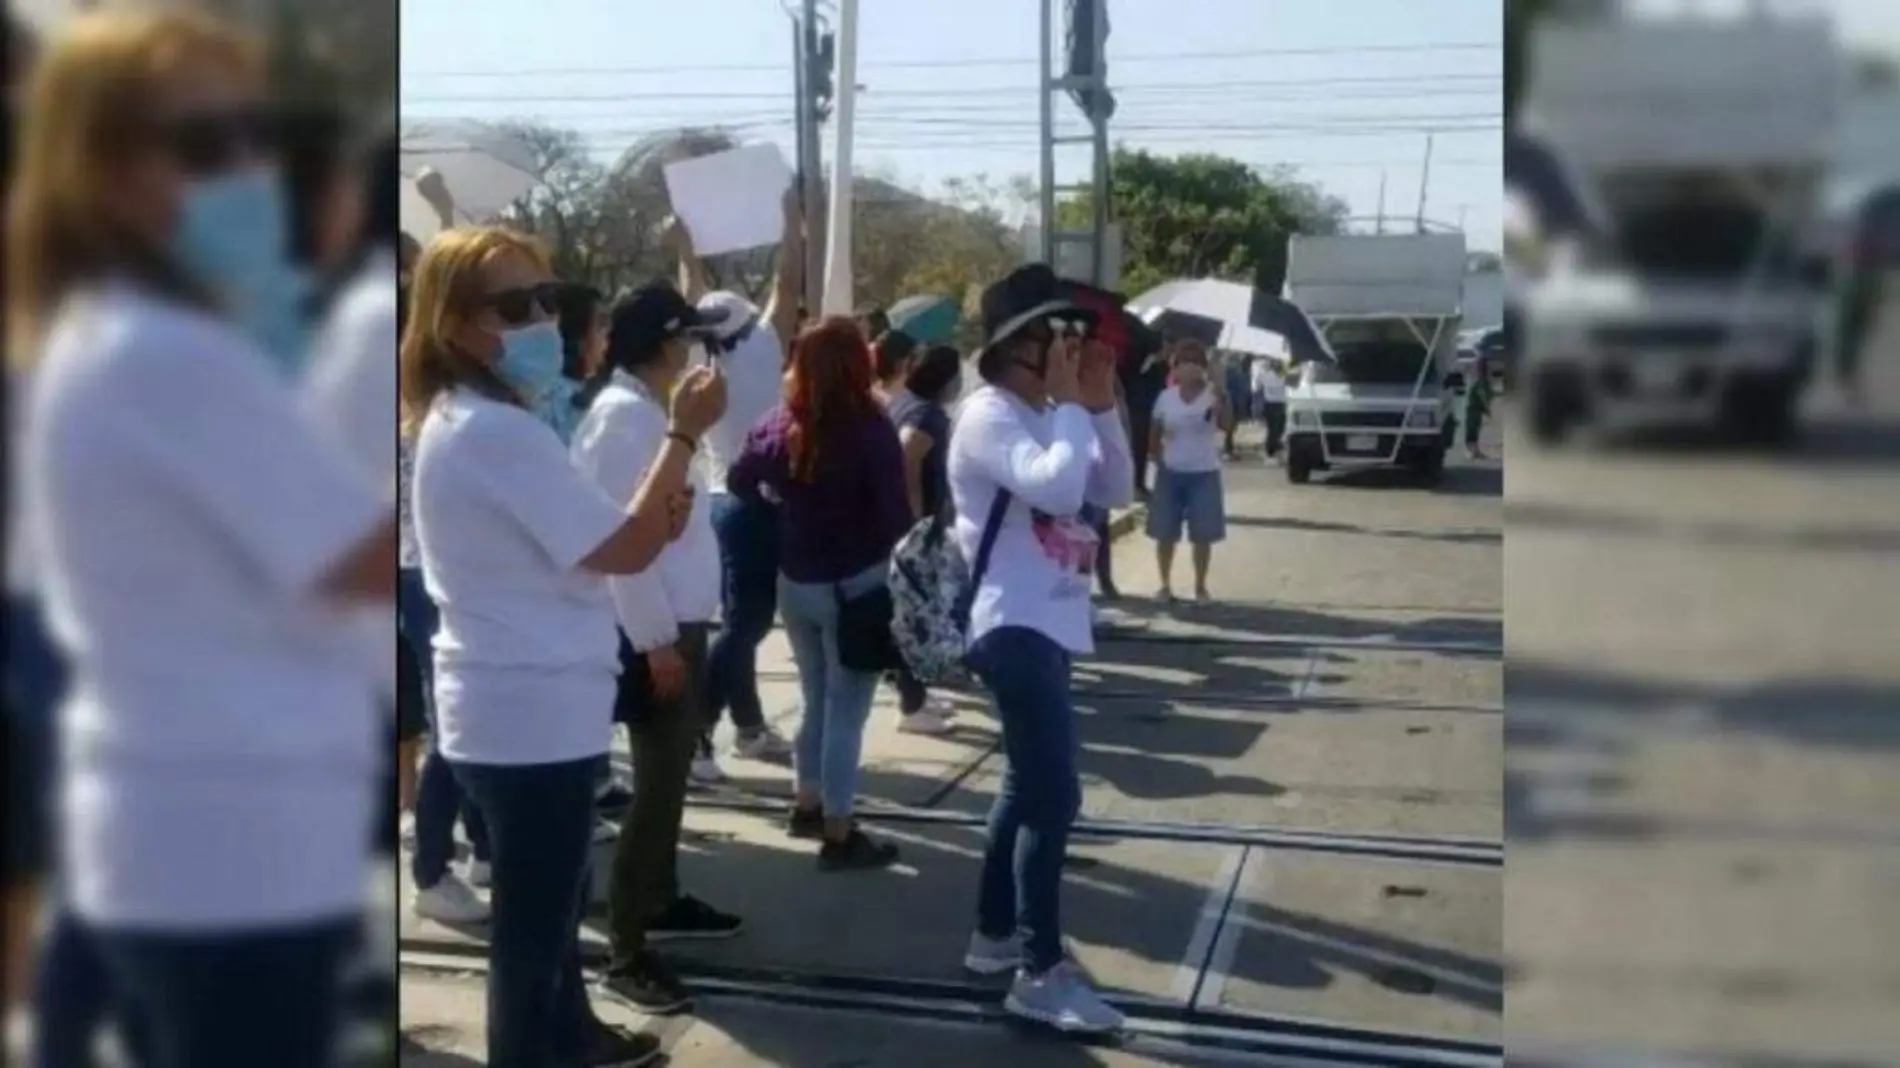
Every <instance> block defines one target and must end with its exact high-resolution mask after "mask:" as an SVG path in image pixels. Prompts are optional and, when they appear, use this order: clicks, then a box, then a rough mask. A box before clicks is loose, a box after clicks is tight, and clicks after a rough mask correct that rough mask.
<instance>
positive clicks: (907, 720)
mask: <svg viewBox="0 0 1900 1068" xmlns="http://www.w3.org/2000/svg"><path fill="white" fill-rule="evenodd" d="M897 729H898V730H899V731H900V732H902V733H904V734H928V735H942V734H949V733H950V731H951V729H952V728H951V723H950V720H949V719H947V718H946V717H945V716H944V714H943V713H941V712H938V711H936V710H935V709H932V708H931V707H930V706H928V705H926V706H924V707H923V708H920V709H918V710H917V711H915V712H912V713H911V714H909V715H907V716H904V717H902V721H901V722H900V723H898V725H897Z"/></svg>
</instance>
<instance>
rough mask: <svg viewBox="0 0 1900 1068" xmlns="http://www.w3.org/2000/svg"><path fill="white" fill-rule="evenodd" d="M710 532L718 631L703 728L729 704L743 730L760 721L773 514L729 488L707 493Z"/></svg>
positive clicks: (774, 549) (772, 584)
mask: <svg viewBox="0 0 1900 1068" xmlns="http://www.w3.org/2000/svg"><path fill="white" fill-rule="evenodd" d="M712 523H713V533H714V534H715V535H716V536H717V537H718V539H719V565H720V571H721V575H720V591H719V596H720V613H721V615H722V616H723V617H724V619H723V622H722V624H721V626H720V628H719V634H718V636H717V637H715V638H714V639H713V642H712V645H711V647H710V648H708V649H707V651H706V730H707V732H708V733H710V732H711V731H712V729H713V728H714V727H716V726H718V725H719V717H720V716H722V715H724V714H725V713H726V710H727V709H731V710H732V725H733V726H735V727H737V728H739V730H740V731H741V732H742V733H750V732H752V731H757V730H759V729H761V728H763V727H764V726H765V708H764V706H763V705H761V704H760V702H759V643H760V642H762V641H764V640H765V636H766V635H767V634H769V633H771V631H772V616H773V614H774V613H775V612H777V611H778V526H777V524H778V517H777V516H776V515H774V514H773V512H772V509H771V508H770V507H769V506H767V505H763V504H748V503H746V502H745V501H742V500H740V499H739V498H738V497H735V496H733V495H732V494H729V493H716V494H714V495H713V498H712Z"/></svg>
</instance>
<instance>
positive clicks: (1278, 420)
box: [1260, 401, 1286, 456]
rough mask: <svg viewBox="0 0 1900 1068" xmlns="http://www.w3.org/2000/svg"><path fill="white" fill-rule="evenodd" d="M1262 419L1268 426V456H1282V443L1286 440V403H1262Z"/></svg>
mask: <svg viewBox="0 0 1900 1068" xmlns="http://www.w3.org/2000/svg"><path fill="white" fill-rule="evenodd" d="M1260 418H1261V420H1262V421H1263V422H1265V423H1266V424H1267V455H1268V456H1278V455H1280V443H1281V442H1282V441H1283V440H1285V438H1286V402H1285V401H1262V402H1261V403H1260Z"/></svg>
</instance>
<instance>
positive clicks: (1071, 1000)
mask: <svg viewBox="0 0 1900 1068" xmlns="http://www.w3.org/2000/svg"><path fill="white" fill-rule="evenodd" d="M1003 1008H1004V1009H1005V1010H1006V1011H1008V1012H1011V1013H1014V1014H1015V1015H1017V1016H1021V1017H1023V1018H1024V1019H1026V1020H1034V1021H1036V1022H1037V1023H1042V1024H1047V1025H1048V1026H1050V1027H1053V1028H1055V1029H1056V1030H1058V1031H1069V1032H1082V1033H1088V1034H1101V1033H1103V1032H1108V1031H1119V1030H1121V1028H1122V1024H1123V1023H1124V1019H1123V1017H1122V1014H1121V1013H1120V1012H1119V1011H1117V1010H1116V1009H1115V1007H1114V1006H1112V1005H1110V1004H1109V1003H1108V1002H1106V1001H1103V1000H1102V996H1101V995H1100V994H1097V993H1096V992H1095V989H1094V988H1093V987H1091V986H1089V981H1088V980H1087V979H1085V978H1083V976H1082V973H1081V971H1079V970H1078V969H1077V968H1076V967H1075V965H1073V964H1071V963H1069V962H1068V961H1064V962H1062V963H1061V964H1058V965H1056V966H1055V967H1053V968H1051V969H1049V970H1048V971H1046V972H1044V973H1043V974H1041V975H1030V974H1029V973H1028V972H1017V973H1016V981H1015V982H1014V983H1012V984H1011V985H1010V988H1009V996H1008V997H1006V998H1004V999H1003Z"/></svg>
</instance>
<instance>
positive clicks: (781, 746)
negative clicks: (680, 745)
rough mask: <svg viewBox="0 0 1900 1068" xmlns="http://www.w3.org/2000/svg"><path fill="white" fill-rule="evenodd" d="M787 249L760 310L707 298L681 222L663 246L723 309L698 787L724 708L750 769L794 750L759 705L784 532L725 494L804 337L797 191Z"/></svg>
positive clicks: (766, 512) (689, 287)
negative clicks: (712, 618)
mask: <svg viewBox="0 0 1900 1068" xmlns="http://www.w3.org/2000/svg"><path fill="white" fill-rule="evenodd" d="M783 209H784V216H785V229H784V234H785V237H784V240H783V241H781V242H780V243H779V249H778V271H777V273H776V274H775V275H774V276H773V278H772V296H771V299H770V300H769V301H767V303H766V306H765V308H764V309H763V310H761V309H759V308H757V307H755V306H754V305H753V304H752V302H751V301H749V300H747V299H745V298H744V297H742V296H740V295H739V294H737V293H733V292H730V291H728V290H718V291H709V286H708V277H707V273H706V267H705V264H703V263H701V262H700V260H699V257H698V256H697V255H695V254H694V252H693V244H692V235H691V234H689V233H687V231H686V228H685V227H684V226H683V225H680V224H679V223H678V222H675V223H674V224H673V225H672V226H671V227H669V229H668V230H667V235H666V241H667V244H668V245H669V246H671V247H672V249H673V250H674V252H675V254H676V255H678V257H679V264H680V292H681V293H683V294H685V296H686V299H687V300H690V301H693V302H695V303H697V304H699V305H700V306H702V307H706V308H722V309H725V310H726V311H727V314H725V315H724V316H722V317H721V318H720V321H719V325H718V326H717V327H715V329H714V333H713V336H712V337H711V338H709V339H708V340H707V343H706V351H707V355H708V357H709V358H710V359H711V360H712V361H713V363H714V364H715V365H717V366H718V368H719V370H720V372H721V374H723V375H724V376H725V379H726V384H727V405H726V414H725V417H724V418H722V419H720V420H719V422H718V423H717V424H715V425H714V426H713V428H712V430H711V431H710V432H709V433H708V434H707V435H706V448H705V456H704V457H703V458H702V460H701V463H702V464H704V470H705V474H706V489H707V491H708V494H709V495H710V497H711V502H710V503H711V514H712V523H713V533H714V534H715V535H716V536H717V538H718V540H719V568H720V592H719V603H720V619H721V626H720V628H719V633H718V634H717V635H715V636H714V637H713V639H712V644H711V645H710V646H709V647H708V648H707V650H706V738H705V741H704V743H703V744H702V745H701V746H700V751H699V757H698V758H697V759H696V760H694V761H693V772H692V774H693V781H694V782H697V783H700V784H702V785H711V784H715V783H718V782H721V781H723V780H724V779H725V773H724V772H723V771H721V770H720V767H719V761H718V760H717V759H716V758H715V756H714V753H713V745H712V731H713V728H714V727H715V726H717V725H718V723H719V718H720V717H721V716H722V715H724V714H725V713H726V711H727V710H728V709H730V710H731V712H732V725H733V728H734V730H735V732H736V734H735V737H734V739H733V746H732V751H733V752H734V753H735V754H736V755H738V756H740V757H743V758H746V759H750V760H776V759H782V758H784V757H785V756H786V755H787V754H789V753H790V751H791V747H790V746H789V745H787V744H786V741H785V739H784V738H782V737H780V736H779V734H778V732H777V731H774V730H773V729H772V727H771V725H770V724H768V723H766V722H765V706H764V705H763V703H761V702H760V700H759V676H758V659H759V643H760V642H762V641H764V640H765V636H766V635H767V634H769V633H771V630H772V617H773V616H774V614H776V613H777V611H778V552H779V545H778V528H777V525H776V521H775V520H774V519H773V516H772V509H771V508H770V507H769V506H766V505H762V504H756V503H748V502H746V501H744V500H741V499H740V498H739V497H738V496H737V495H735V494H733V493H731V492H729V491H728V490H727V488H726V472H727V470H728V469H730V468H731V467H732V464H733V461H734V460H737V459H738V457H739V452H740V450H741V449H742V448H743V447H744V445H745V440H746V435H747V434H748V433H750V432H751V430H752V428H753V426H754V425H756V424H757V423H758V421H759V420H760V419H761V418H763V417H764V416H765V414H766V413H767V412H769V411H771V410H772V407H773V405H776V404H777V403H778V401H779V395H780V392H781V389H782V388H783V382H784V378H785V365H786V359H787V355H788V354H789V352H790V346H791V341H792V338H794V337H796V336H797V335H798V332H799V325H798V316H799V293H800V291H801V288H802V287H803V286H804V284H805V283H804V272H803V268H804V261H805V219H804V215H803V214H802V211H801V209H800V207H799V200H798V196H797V193H796V187H794V189H791V190H787V191H786V195H785V200H784V203H783Z"/></svg>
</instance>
